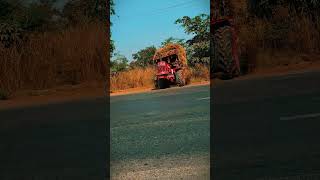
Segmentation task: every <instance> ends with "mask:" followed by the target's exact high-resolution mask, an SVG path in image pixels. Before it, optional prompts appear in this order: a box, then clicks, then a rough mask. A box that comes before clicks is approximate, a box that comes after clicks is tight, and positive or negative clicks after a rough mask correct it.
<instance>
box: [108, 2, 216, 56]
mask: <svg viewBox="0 0 320 180" xmlns="http://www.w3.org/2000/svg"><path fill="white" fill-rule="evenodd" d="M114 2H115V11H116V15H115V16H112V17H111V21H112V23H113V25H112V26H111V32H112V39H113V40H114V41H115V46H116V52H119V53H120V54H122V55H125V56H126V57H127V58H128V60H129V61H131V60H132V54H133V53H136V52H138V51H139V50H141V49H143V48H145V47H148V46H152V45H155V46H156V47H157V48H158V47H159V46H160V44H161V42H163V41H164V40H165V39H167V38H169V37H174V38H182V39H190V38H191V37H192V35H187V34H186V33H185V32H184V29H183V28H182V27H181V26H180V25H179V24H174V22H175V20H176V19H178V18H181V17H183V16H189V17H194V16H196V15H199V14H202V13H205V14H209V12H210V0H114Z"/></svg>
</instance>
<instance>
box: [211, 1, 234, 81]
mask: <svg viewBox="0 0 320 180" xmlns="http://www.w3.org/2000/svg"><path fill="white" fill-rule="evenodd" d="M211 13H213V14H211V27H210V29H211V35H212V39H211V48H212V50H211V53H212V54H211V61H212V62H211V77H220V78H221V79H232V78H234V77H236V76H239V75H240V63H239V58H238V50H239V47H238V44H237V33H236V28H235V24H234V21H233V18H232V16H231V13H230V4H228V2H227V0H213V2H211ZM219 74H220V76H219Z"/></svg>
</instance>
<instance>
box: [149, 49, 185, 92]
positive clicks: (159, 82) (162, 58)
mask: <svg viewBox="0 0 320 180" xmlns="http://www.w3.org/2000/svg"><path fill="white" fill-rule="evenodd" d="M153 62H154V64H155V65H156V76H155V78H154V86H155V88H156V89H164V88H168V87H170V85H178V86H184V85H186V84H188V83H189V79H190V78H189V76H188V72H189V71H188V65H187V60H186V51H185V49H184V48H183V47H182V46H181V45H179V44H167V45H165V46H164V47H162V48H160V49H158V50H157V51H156V52H155V54H154V56H153Z"/></svg>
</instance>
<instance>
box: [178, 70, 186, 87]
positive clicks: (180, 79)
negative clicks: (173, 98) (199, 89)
mask: <svg viewBox="0 0 320 180" xmlns="http://www.w3.org/2000/svg"><path fill="white" fill-rule="evenodd" d="M175 76H176V83H177V85H178V86H184V85H186V80H185V78H184V76H183V70H182V69H180V70H178V71H177V72H176V74H175Z"/></svg>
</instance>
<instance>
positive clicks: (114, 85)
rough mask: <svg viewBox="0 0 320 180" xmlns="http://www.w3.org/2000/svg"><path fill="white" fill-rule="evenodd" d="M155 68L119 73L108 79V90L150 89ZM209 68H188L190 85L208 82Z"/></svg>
mask: <svg viewBox="0 0 320 180" xmlns="http://www.w3.org/2000/svg"><path fill="white" fill-rule="evenodd" d="M155 72H156V70H155V68H154V67H147V68H134V69H130V70H127V71H123V72H119V73H118V74H117V75H114V76H112V77H110V83H111V84H110V90H111V91H112V92H115V91H118V90H126V89H130V88H141V87H143V88H152V87H153V86H154V81H153V79H154V76H155ZM209 72H210V71H209V68H208V67H206V66H203V65H197V66H195V67H193V68H190V73H191V83H192V82H202V81H209V80H210V73H209Z"/></svg>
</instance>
